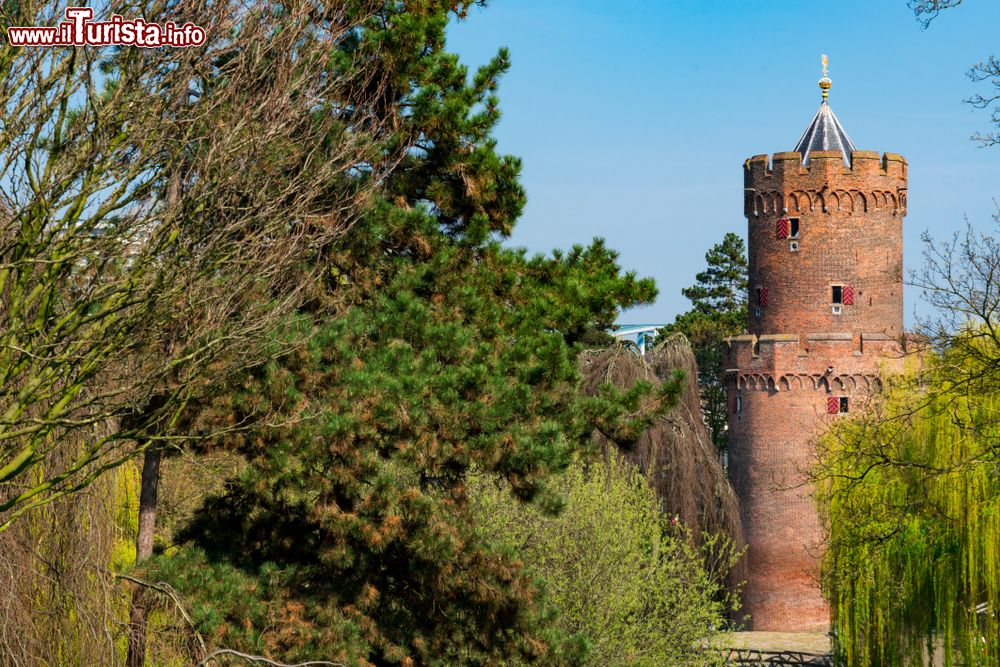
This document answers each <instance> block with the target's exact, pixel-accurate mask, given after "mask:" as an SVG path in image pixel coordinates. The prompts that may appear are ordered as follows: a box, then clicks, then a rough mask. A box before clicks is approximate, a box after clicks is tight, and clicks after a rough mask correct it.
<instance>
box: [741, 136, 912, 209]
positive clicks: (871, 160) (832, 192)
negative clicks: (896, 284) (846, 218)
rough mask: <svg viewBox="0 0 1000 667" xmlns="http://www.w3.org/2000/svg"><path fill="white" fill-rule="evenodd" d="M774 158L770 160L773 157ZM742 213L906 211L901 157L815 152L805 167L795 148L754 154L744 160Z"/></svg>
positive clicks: (904, 177)
mask: <svg viewBox="0 0 1000 667" xmlns="http://www.w3.org/2000/svg"><path fill="white" fill-rule="evenodd" d="M772 160H773V161H772ZM743 175H744V179H743V180H744V203H743V204H744V205H743V209H744V215H746V217H748V218H755V217H757V216H763V215H767V214H772V213H773V214H784V213H792V214H803V213H819V212H822V213H831V212H837V211H843V212H847V213H870V212H876V211H889V212H891V213H892V214H893V215H897V214H902V215H906V190H907V187H906V182H907V165H906V159H905V158H904V157H903V156H902V155H897V154H896V153H886V154H884V155H882V156H881V157H880V156H879V154H878V153H876V152H874V151H853V152H852V153H851V166H850V167H845V166H844V162H843V156H842V155H841V154H840V152H839V151H815V152H813V153H811V154H810V156H809V165H808V166H805V167H803V166H802V155H801V154H799V153H797V152H795V151H791V152H784V153H775V154H774V156H773V158H771V157H770V156H768V155H755V156H753V157H752V158H750V159H749V160H747V161H746V162H744V164H743Z"/></svg>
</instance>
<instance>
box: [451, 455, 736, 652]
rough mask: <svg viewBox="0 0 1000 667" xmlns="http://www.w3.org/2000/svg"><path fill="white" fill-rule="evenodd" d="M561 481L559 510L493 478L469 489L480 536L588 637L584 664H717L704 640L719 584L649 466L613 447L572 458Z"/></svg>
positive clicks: (569, 628)
mask: <svg viewBox="0 0 1000 667" xmlns="http://www.w3.org/2000/svg"><path fill="white" fill-rule="evenodd" d="M558 485H559V489H560V490H561V492H562V493H563V494H564V497H565V501H566V506H565V509H564V511H563V512H561V513H560V514H559V515H558V516H550V515H548V514H546V513H544V512H543V511H541V510H540V509H539V508H537V507H535V506H533V505H526V504H524V503H521V502H519V501H518V500H516V499H514V498H513V497H512V496H511V494H510V493H509V492H508V490H507V489H505V488H502V487H500V486H498V485H496V484H494V483H492V482H488V481H480V482H479V483H477V484H475V485H474V486H473V488H472V491H471V496H472V498H473V501H474V503H475V506H476V509H477V513H478V516H479V517H480V521H481V524H482V527H481V529H480V530H481V533H482V534H483V536H484V537H485V538H486V539H489V540H491V541H494V542H496V543H499V544H501V545H503V547H504V548H506V549H507V550H509V551H510V552H512V553H514V554H516V555H518V556H520V557H521V558H523V560H524V562H525V564H526V565H527V566H528V568H529V569H530V570H531V571H532V572H533V573H534V574H535V575H537V576H538V577H539V578H540V579H541V580H542V581H543V582H544V584H545V588H546V593H547V594H548V596H549V597H550V599H551V601H552V602H553V603H554V606H555V608H556V613H557V615H558V620H557V625H558V626H559V628H560V630H562V631H563V632H565V633H566V634H568V635H570V636H572V635H577V636H581V637H583V638H584V640H585V641H586V642H587V643H588V644H589V647H590V654H589V660H588V662H587V663H586V664H589V665H649V666H650V667H652V666H656V667H662V666H663V665H672V666H673V667H685V666H687V665H691V666H692V667H693V666H694V665H697V666H698V667H702V666H704V665H710V664H713V660H714V659H716V656H713V655H708V654H706V653H703V652H702V651H701V650H700V649H699V646H701V645H702V644H703V642H705V640H706V639H707V638H708V637H709V636H710V635H711V634H712V633H713V632H715V631H716V630H717V629H718V628H719V627H720V626H721V625H722V621H723V619H722V614H723V611H724V604H723V603H722V602H720V601H719V598H718V596H719V595H720V594H721V590H722V589H721V587H720V586H719V585H718V582H716V581H713V580H712V578H711V577H710V576H709V575H708V574H706V572H705V569H704V567H703V565H702V560H701V557H700V555H699V553H698V552H697V551H696V550H695V549H693V548H692V547H691V546H690V543H689V540H688V539H687V535H686V534H685V533H684V530H683V528H682V527H681V526H680V525H679V524H677V523H676V522H675V521H674V520H672V519H671V518H669V517H665V516H664V515H662V514H661V512H660V511H659V510H658V508H657V506H656V501H655V498H654V495H653V491H652V490H651V488H650V487H649V485H648V484H647V482H646V480H645V479H644V478H643V476H642V474H641V473H638V472H637V471H636V470H635V469H634V468H633V467H632V466H631V465H630V464H629V463H627V462H625V461H623V460H621V459H619V458H618V457H617V456H616V455H612V457H611V458H610V459H609V460H608V461H607V462H602V463H598V464H594V465H591V466H589V467H588V468H585V467H584V466H583V465H581V464H579V463H577V464H574V465H573V466H572V467H571V468H570V469H569V470H568V471H567V472H566V473H565V474H564V475H562V477H561V478H560V480H559V482H558ZM709 541H712V542H713V544H712V546H713V547H717V545H716V544H715V543H714V541H713V540H712V538H710V539H709Z"/></svg>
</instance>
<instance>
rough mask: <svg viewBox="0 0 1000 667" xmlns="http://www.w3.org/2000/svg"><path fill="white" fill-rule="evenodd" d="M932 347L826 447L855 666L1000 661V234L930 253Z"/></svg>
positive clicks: (848, 643)
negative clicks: (938, 657)
mask: <svg viewBox="0 0 1000 667" xmlns="http://www.w3.org/2000/svg"><path fill="white" fill-rule="evenodd" d="M925 259H926V262H925V265H924V268H923V269H922V270H921V271H920V272H918V273H917V274H916V275H914V276H913V283H915V284H916V286H918V287H923V288H925V292H926V296H927V299H928V300H929V301H930V303H931V304H932V305H933V306H935V308H936V311H935V312H936V313H937V314H936V315H934V316H933V317H930V318H928V319H927V320H926V321H924V322H922V323H921V328H922V330H923V331H924V333H925V334H926V341H927V343H928V344H929V345H930V346H931V348H932V351H928V352H927V353H926V354H924V355H923V356H922V358H918V359H915V360H914V364H915V366H916V370H915V371H914V374H913V375H912V376H911V377H908V378H904V379H901V380H899V381H897V382H894V383H893V385H892V386H891V387H890V388H889V389H888V390H887V391H886V392H885V393H884V394H883V395H882V396H881V397H878V398H877V400H876V402H875V403H874V405H873V406H872V409H871V410H870V411H868V412H866V413H864V416H863V417H861V418H858V419H856V420H852V421H844V422H841V423H839V424H837V426H836V428H834V429H833V430H832V432H831V433H830V435H829V437H828V438H827V442H826V449H825V452H824V464H823V466H822V467H821V468H820V475H821V477H822V479H823V482H824V484H823V488H824V492H823V501H824V502H823V505H824V509H825V511H826V514H827V517H828V520H829V528H830V545H829V550H828V552H827V556H826V586H827V591H828V593H829V595H830V597H831V601H832V603H833V610H834V620H835V624H836V628H837V637H838V649H839V650H840V651H841V652H842V653H843V655H844V656H845V657H846V658H847V660H848V664H851V665H863V666H866V665H898V664H923V663H922V662H921V660H922V659H923V655H924V653H925V652H928V651H931V650H938V651H940V652H942V653H943V654H944V655H945V657H946V659H947V660H948V661H949V664H951V661H954V660H957V659H959V658H960V659H961V661H962V664H966V665H980V664H981V665H988V664H989V665H994V664H997V663H998V661H1000V613H998V611H1000V554H998V553H997V552H998V548H1000V475H998V474H997V471H998V470H1000V393H998V392H997V388H998V387H1000V328H998V326H997V324H998V321H997V318H996V315H995V314H996V313H997V312H1000V310H998V307H1000V282H998V278H997V276H1000V242H998V241H997V239H996V237H994V236H991V235H990V234H984V233H980V232H976V231H974V230H973V229H971V228H970V229H968V230H967V231H966V233H965V234H964V235H957V236H955V237H954V238H953V239H951V240H950V241H948V242H944V243H937V244H934V243H930V242H928V244H927V245H926V248H925Z"/></svg>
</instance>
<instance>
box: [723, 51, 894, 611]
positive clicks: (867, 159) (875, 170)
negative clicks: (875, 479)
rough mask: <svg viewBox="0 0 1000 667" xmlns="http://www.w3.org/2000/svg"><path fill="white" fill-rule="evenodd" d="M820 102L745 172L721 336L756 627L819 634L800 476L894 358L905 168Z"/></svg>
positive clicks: (815, 554)
mask: <svg viewBox="0 0 1000 667" xmlns="http://www.w3.org/2000/svg"><path fill="white" fill-rule="evenodd" d="M823 58H824V62H823V78H822V79H820V88H821V89H822V91H823V101H822V103H821V104H820V108H819V111H818V112H817V113H816V116H815V117H814V118H813V120H812V123H811V124H810V125H809V127H808V129H806V131H805V133H804V134H803V135H802V138H801V139H800V140H799V143H798V145H797V146H796V147H795V150H794V151H791V152H784V153H775V154H774V156H773V157H772V158H770V159H769V158H768V156H767V155H755V156H754V157H752V158H750V159H749V160H747V161H746V162H745V163H744V165H743V174H744V184H745V190H744V213H745V215H746V217H747V220H748V247H749V257H748V259H749V264H750V273H749V278H750V282H749V286H750V317H749V327H748V331H749V334H747V335H743V336H736V337H734V338H732V339H730V340H729V341H728V347H727V350H726V388H727V393H728V398H729V410H730V412H729V474H730V478H731V479H732V482H733V486H734V488H735V490H736V493H737V495H738V496H739V499H740V503H741V511H742V519H743V528H744V530H745V532H746V538H747V544H748V554H747V557H748V558H749V563H748V564H749V571H750V575H749V577H748V580H747V583H746V586H745V589H744V593H743V602H744V608H743V611H744V612H745V613H747V614H748V615H749V617H750V619H749V626H750V627H751V628H752V629H754V630H773V631H815V630H822V631H825V630H826V629H827V628H828V626H829V609H828V607H827V605H826V603H825V602H824V600H823V598H822V596H821V594H820V589H819V581H818V578H819V562H820V557H821V553H822V541H823V535H822V531H821V528H820V522H819V518H818V515H817V512H816V506H815V503H814V501H813V498H812V487H811V485H810V484H809V483H808V481H807V478H806V471H807V470H808V469H809V468H810V467H811V466H812V464H813V463H814V461H815V439H816V436H817V435H819V434H820V433H821V432H822V431H823V429H824V428H826V427H827V425H828V424H829V422H830V421H831V420H833V419H836V418H838V417H839V416H841V415H842V414H843V413H848V412H855V411H857V410H859V409H861V408H862V407H863V405H864V399H865V396H866V395H867V394H868V393H869V392H870V391H871V390H872V389H874V388H877V387H878V386H879V385H880V381H879V378H880V376H884V374H885V373H889V372H894V371H895V370H896V369H897V368H898V365H899V364H900V363H901V359H900V357H901V355H900V352H901V351H902V349H901V341H902V328H903V276H902V269H903V236H902V231H903V225H902V223H903V216H904V215H905V214H906V169H907V165H906V160H905V159H903V157H902V156H900V155H895V154H893V153H886V154H885V155H883V156H879V154H878V153H875V152H870V151H859V150H855V148H854V145H853V144H852V143H851V140H850V138H848V136H847V133H846V132H844V129H843V128H842V127H841V125H840V122H839V121H838V120H837V118H836V116H834V114H833V111H832V110H831V109H830V106H829V105H828V104H827V99H826V98H827V94H828V91H829V88H830V80H829V79H828V78H827V76H826V56H824V57H823Z"/></svg>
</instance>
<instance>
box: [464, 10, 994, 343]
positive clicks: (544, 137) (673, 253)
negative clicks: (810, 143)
mask: <svg viewBox="0 0 1000 667" xmlns="http://www.w3.org/2000/svg"><path fill="white" fill-rule="evenodd" d="M998 30H1000V2H995V1H994V0H969V1H968V2H966V3H965V4H963V5H962V6H961V7H958V8H956V9H952V10H948V11H946V12H944V13H942V14H941V16H940V17H938V18H937V19H936V20H935V21H934V22H933V23H932V24H931V27H930V28H929V29H927V30H923V29H921V27H920V26H919V25H918V24H917V22H916V21H915V20H914V17H913V14H912V12H911V11H910V10H909V9H908V8H907V7H906V2H905V0H837V1H836V2H815V1H808V2H806V1H802V0H786V1H781V2H779V1H777V0H772V1H767V2H765V1H754V2H749V1H740V2H734V1H732V0H728V1H725V2H723V1H721V0H685V1H683V2H681V1H668V0H636V1H634V2H622V1H620V0H493V2H492V4H491V5H490V6H488V7H487V8H485V9H482V10H479V9H476V10H473V11H472V12H471V13H470V15H469V18H468V19H467V20H466V21H464V22H462V23H457V24H455V25H454V26H452V28H451V29H450V31H449V45H450V47H451V49H453V50H455V51H457V52H458V53H459V54H461V56H462V58H463V60H464V61H465V62H466V63H467V64H469V65H470V66H476V65H479V64H482V63H483V62H485V61H486V60H487V59H488V58H490V57H491V56H492V55H493V54H495V52H496V49H497V48H498V47H500V46H507V47H509V48H510V50H511V56H512V62H513V66H512V68H511V70H510V72H509V73H508V74H507V76H506V77H505V78H504V80H503V82H502V84H501V87H500V99H501V109H502V111H503V114H504V115H503V120H502V121H501V123H500V126H499V128H498V130H497V138H498V140H499V147H500V149H501V150H502V151H504V152H506V153H510V154H514V155H518V156H520V157H521V158H522V159H523V161H524V171H523V183H524V185H525V187H526V188H527V191H528V206H527V208H526V210H525V214H524V216H523V217H522V218H521V221H520V223H519V224H518V226H517V228H516V229H515V231H514V235H513V239H512V242H513V243H515V244H517V245H523V246H526V247H528V248H529V249H531V250H534V251H539V252H548V251H550V250H551V249H552V248H555V247H567V246H569V245H571V244H573V243H586V242H588V241H589V240H590V239H592V238H593V237H595V236H601V237H604V238H605V239H607V240H608V243H609V245H610V246H611V247H613V248H616V249H617V250H619V251H620V253H621V261H622V264H623V266H624V267H626V268H628V269H633V270H635V271H637V272H638V273H639V274H640V275H644V276H652V277H654V278H655V279H656V282H657V284H658V285H659V287H660V296H659V298H658V299H657V301H656V304H655V305H653V306H651V307H648V308H643V309H638V310H632V311H629V312H626V313H625V314H624V315H623V316H622V318H621V321H622V322H667V321H671V320H672V319H673V317H674V315H675V314H677V313H678V312H682V311H684V310H686V309H687V308H688V302H687V300H686V299H684V297H682V296H681V294H680V288H681V287H684V286H686V285H689V284H691V283H692V282H693V279H694V275H695V273H697V272H698V271H699V270H701V269H702V268H703V266H704V254H705V251H706V250H707V249H708V248H709V247H710V246H711V245H712V244H714V243H716V242H718V241H719V240H721V238H722V236H723V235H724V234H725V233H726V232H729V231H734V232H738V233H739V234H741V235H743V236H744V237H745V236H746V219H745V218H744V217H743V210H742V207H743V203H742V202H743V198H742V188H743V173H742V165H743V161H744V160H745V159H746V158H747V157H749V156H751V155H754V154H757V153H774V152H776V151H782V150H791V148H792V147H793V146H794V144H795V142H796V141H797V140H798V138H799V135H800V134H801V133H802V131H803V130H804V129H805V127H806V125H807V124H808V123H809V121H810V119H811V118H812V116H813V114H814V113H815V111H816V108H817V106H818V105H819V101H820V95H819V89H818V88H817V86H816V81H817V80H818V79H819V77H820V75H821V70H820V55H821V54H822V53H826V54H828V55H829V56H830V78H831V79H832V80H833V88H832V90H831V93H830V103H831V106H832V108H833V109H834V111H835V112H836V113H837V116H838V117H839V118H840V121H841V123H842V124H843V125H844V127H845V129H846V130H847V132H848V133H849V134H850V135H851V138H852V139H853V140H854V143H855V145H857V147H858V148H859V149H862V150H877V151H880V152H885V151H890V152H894V153H902V154H903V155H904V156H905V157H906V158H907V160H908V161H909V164H910V183H909V194H908V200H909V214H908V215H907V217H906V218H905V220H904V228H905V239H906V240H905V249H904V253H905V254H904V257H905V262H906V266H907V269H908V270H910V269H914V268H918V267H919V266H920V263H921V257H920V252H921V243H920V234H921V233H922V232H924V231H927V230H929V231H930V232H931V233H932V234H934V235H935V236H938V237H947V236H950V235H951V234H952V233H953V232H955V231H956V230H959V229H961V228H962V227H963V225H964V219H965V217H968V219H969V220H970V221H971V222H972V223H973V224H974V225H976V226H977V227H980V228H982V229H990V228H993V225H994V223H993V220H992V213H993V212H994V211H995V207H994V203H993V200H994V198H995V197H997V196H998V195H1000V180H998V178H997V176H998V175H1000V174H998V166H1000V147H995V148H980V147H979V146H978V145H977V144H976V143H974V142H972V141H970V140H969V136H970V135H972V134H973V133H974V132H976V131H986V130H989V129H991V127H990V123H989V117H988V114H987V113H986V112H984V111H979V110H975V109H973V108H972V107H971V106H969V105H967V104H964V103H963V102H962V100H963V99H966V98H968V97H969V96H970V95H972V94H973V93H976V92H982V93H983V94H988V93H989V90H988V87H987V86H986V85H985V84H974V83H973V82H971V81H970V80H969V79H967V78H966V76H965V72H966V71H967V70H968V68H969V67H970V66H971V65H973V64H974V63H976V62H978V61H980V60H982V59H984V58H986V57H987V56H989V55H990V54H992V53H996V54H997V55H1000V45H997V44H996V35H997V34H998ZM994 46H997V47H998V48H997V50H996V51H994V50H993V47H994ZM909 292H910V293H908V295H907V320H908V323H909V321H912V313H913V310H914V307H915V306H917V299H916V295H915V294H913V293H912V292H913V290H909Z"/></svg>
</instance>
